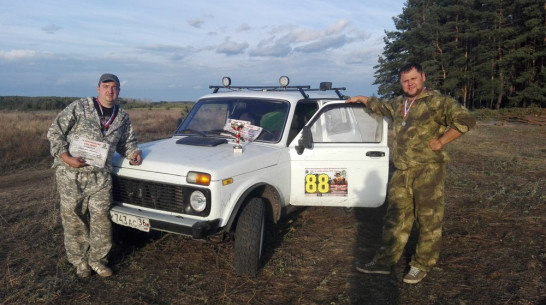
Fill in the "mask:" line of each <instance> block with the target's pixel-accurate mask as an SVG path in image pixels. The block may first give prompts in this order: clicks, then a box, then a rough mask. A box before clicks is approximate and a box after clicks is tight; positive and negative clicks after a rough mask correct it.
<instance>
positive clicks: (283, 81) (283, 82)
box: [279, 75, 290, 88]
mask: <svg viewBox="0 0 546 305" xmlns="http://www.w3.org/2000/svg"><path fill="white" fill-rule="evenodd" d="M289 83H290V79H289V78H288V76H285V75H283V76H281V77H280V78H279V85H281V87H283V88H286V87H287V86H288V84H289Z"/></svg>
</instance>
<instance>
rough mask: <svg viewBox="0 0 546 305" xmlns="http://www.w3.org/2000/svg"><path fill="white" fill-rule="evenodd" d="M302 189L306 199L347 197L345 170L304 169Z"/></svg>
mask: <svg viewBox="0 0 546 305" xmlns="http://www.w3.org/2000/svg"><path fill="white" fill-rule="evenodd" d="M304 189H305V196H307V197H325V196H337V197H340V196H341V197H347V190H348V180H347V169H346V168H306V169H305V188H304Z"/></svg>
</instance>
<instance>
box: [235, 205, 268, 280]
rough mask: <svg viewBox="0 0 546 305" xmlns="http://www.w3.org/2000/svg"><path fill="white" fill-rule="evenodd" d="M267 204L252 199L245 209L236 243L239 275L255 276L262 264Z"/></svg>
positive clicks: (240, 217)
mask: <svg viewBox="0 0 546 305" xmlns="http://www.w3.org/2000/svg"><path fill="white" fill-rule="evenodd" d="M265 221H266V219H265V203H264V201H263V199H261V198H252V199H250V200H249V202H248V203H247V204H246V205H245V206H244V207H243V209H242V211H241V214H240V215H239V220H238V221H237V227H236V229H235V241H234V250H235V251H234V252H235V253H234V267H235V272H236V273H237V274H238V275H246V276H255V275H256V274H257V273H258V270H259V269H260V267H261V264H262V252H263V245H264V237H265Z"/></svg>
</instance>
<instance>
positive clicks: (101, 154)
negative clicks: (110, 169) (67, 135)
mask: <svg viewBox="0 0 546 305" xmlns="http://www.w3.org/2000/svg"><path fill="white" fill-rule="evenodd" d="M109 147H110V145H109V144H108V143H104V142H98V141H93V140H89V139H86V138H82V137H78V136H76V137H74V138H73V139H72V142H70V147H69V148H68V151H69V152H70V155H71V156H72V157H77V158H83V159H84V160H85V163H87V164H89V165H92V166H96V167H101V168H102V167H104V164H105V163H106V158H107V157H108V149H109Z"/></svg>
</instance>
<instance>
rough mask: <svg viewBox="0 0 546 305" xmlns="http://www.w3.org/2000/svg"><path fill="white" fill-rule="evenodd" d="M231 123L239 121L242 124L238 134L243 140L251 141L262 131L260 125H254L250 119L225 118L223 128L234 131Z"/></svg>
mask: <svg viewBox="0 0 546 305" xmlns="http://www.w3.org/2000/svg"><path fill="white" fill-rule="evenodd" d="M232 123H240V124H242V125H243V128H242V129H241V130H240V131H239V134H240V135H241V138H243V139H244V140H245V141H249V142H252V141H254V140H256V138H257V137H258V136H259V135H260V132H262V127H260V126H254V125H252V124H251V122H250V121H241V120H234V119H228V120H227V122H226V124H225V125H224V130H227V131H231V132H235V130H234V129H233V127H231V124H232Z"/></svg>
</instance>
